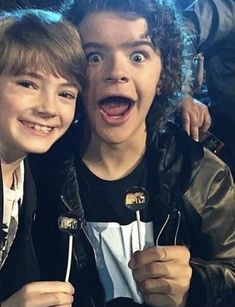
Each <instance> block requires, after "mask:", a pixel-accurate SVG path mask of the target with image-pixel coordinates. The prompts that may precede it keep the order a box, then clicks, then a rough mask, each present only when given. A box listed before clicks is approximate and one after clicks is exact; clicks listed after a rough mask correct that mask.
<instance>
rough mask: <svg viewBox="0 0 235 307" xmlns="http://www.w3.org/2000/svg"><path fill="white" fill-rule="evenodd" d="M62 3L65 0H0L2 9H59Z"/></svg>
mask: <svg viewBox="0 0 235 307" xmlns="http://www.w3.org/2000/svg"><path fill="white" fill-rule="evenodd" d="M62 3H63V0H0V9H1V10H11V9H15V8H25V7H37V8H53V9H57V8H59V7H60V6H61V4H62Z"/></svg>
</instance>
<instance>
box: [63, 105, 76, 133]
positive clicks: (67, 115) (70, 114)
mask: <svg viewBox="0 0 235 307" xmlns="http://www.w3.org/2000/svg"><path fill="white" fill-rule="evenodd" d="M61 114H62V122H63V124H64V127H66V128H67V127H69V126H70V125H71V123H72V121H73V119H74V115H75V105H74V106H70V108H68V110H66V111H65V110H64V112H61Z"/></svg>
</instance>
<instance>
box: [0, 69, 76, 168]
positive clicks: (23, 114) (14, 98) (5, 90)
mask: <svg viewBox="0 0 235 307" xmlns="http://www.w3.org/2000/svg"><path fill="white" fill-rule="evenodd" d="M77 93H78V91H77V88H76V87H75V86H74V85H72V84H70V83H69V82H68V81H67V80H65V79H64V78H62V77H60V76H54V75H52V74H48V73H45V72H44V71H40V70H36V71H33V72H31V71H28V72H26V73H25V74H22V75H17V76H14V75H4V74H2V75H0V109H1V112H0V156H1V158H2V159H4V160H6V161H9V162H11V161H14V160H15V159H21V158H22V157H24V156H25V155H26V154H27V153H43V152H46V151H47V150H48V149H49V148H50V147H51V145H52V144H53V143H54V142H55V141H56V140H57V139H58V138H59V137H61V136H62V135H63V134H64V133H65V131H66V130H67V129H68V127H69V125H70V124H71V122H72V120H73V116H74V112H75V106H76V97H77Z"/></svg>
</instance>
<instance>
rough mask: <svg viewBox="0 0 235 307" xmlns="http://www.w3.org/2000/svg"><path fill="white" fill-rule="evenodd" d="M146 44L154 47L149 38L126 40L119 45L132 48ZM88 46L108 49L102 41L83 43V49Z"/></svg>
mask: <svg viewBox="0 0 235 307" xmlns="http://www.w3.org/2000/svg"><path fill="white" fill-rule="evenodd" d="M143 45H144V46H148V47H150V48H152V49H154V50H155V49H156V48H155V46H154V44H153V43H152V42H151V41H150V40H147V39H139V40H133V41H127V42H123V43H122V44H121V45H120V47H123V48H134V47H140V46H143ZM89 48H97V49H102V48H105V49H109V47H108V45H106V44H102V43H98V42H88V43H85V44H84V45H83V49H84V50H85V49H89Z"/></svg>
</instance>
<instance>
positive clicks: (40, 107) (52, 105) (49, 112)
mask: <svg viewBox="0 0 235 307" xmlns="http://www.w3.org/2000/svg"><path fill="white" fill-rule="evenodd" d="M35 109H36V111H37V113H38V114H40V116H42V117H55V116H56V115H57V110H56V100H55V97H54V96H53V95H45V94H44V95H41V97H40V101H39V102H38V104H37V105H36V107H35Z"/></svg>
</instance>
